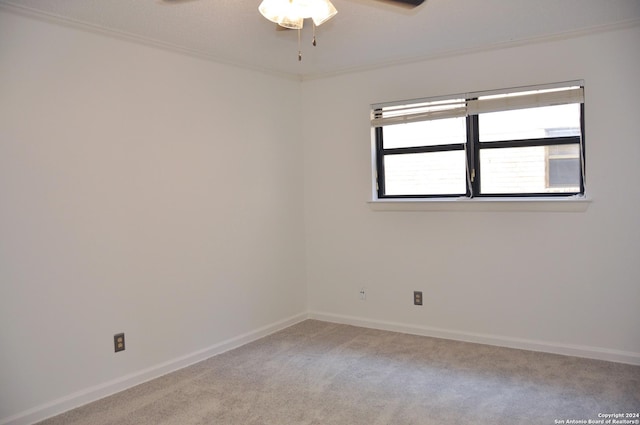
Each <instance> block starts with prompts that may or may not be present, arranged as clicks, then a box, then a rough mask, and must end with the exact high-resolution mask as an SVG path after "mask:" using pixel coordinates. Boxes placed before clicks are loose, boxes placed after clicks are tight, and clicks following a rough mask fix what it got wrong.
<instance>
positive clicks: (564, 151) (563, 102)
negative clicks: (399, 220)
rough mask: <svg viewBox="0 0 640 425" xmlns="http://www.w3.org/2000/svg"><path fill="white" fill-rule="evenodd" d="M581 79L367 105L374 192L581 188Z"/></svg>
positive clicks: (574, 191) (464, 193)
mask: <svg viewBox="0 0 640 425" xmlns="http://www.w3.org/2000/svg"><path fill="white" fill-rule="evenodd" d="M583 117H584V88H583V84H582V82H581V81H575V82H571V83H562V84H555V85H547V86H536V87H527V88H519V89H514V90H497V91H491V92H478V93H469V94H465V95H456V96H447V97H440V98H428V99H418V100H412V101H402V102H393V103H384V104H376V105H372V110H371V126H372V128H373V130H374V131H373V138H374V149H375V170H376V181H375V182H374V183H375V185H376V188H375V192H376V193H377V197H378V198H379V199H381V198H433V197H467V198H475V197H509V196H510V197H527V196H529V197H531V196H533V197H558V196H565V197H566V196H573V195H583V194H584V180H585V175H584V173H585V170H584V118H583Z"/></svg>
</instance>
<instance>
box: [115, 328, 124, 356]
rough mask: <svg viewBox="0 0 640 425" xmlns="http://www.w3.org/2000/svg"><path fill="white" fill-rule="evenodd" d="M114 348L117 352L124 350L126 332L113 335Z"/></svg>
mask: <svg viewBox="0 0 640 425" xmlns="http://www.w3.org/2000/svg"><path fill="white" fill-rule="evenodd" d="M113 348H114V350H115V352H116V353H117V352H118V351H124V333H120V334H115V335H114V336H113Z"/></svg>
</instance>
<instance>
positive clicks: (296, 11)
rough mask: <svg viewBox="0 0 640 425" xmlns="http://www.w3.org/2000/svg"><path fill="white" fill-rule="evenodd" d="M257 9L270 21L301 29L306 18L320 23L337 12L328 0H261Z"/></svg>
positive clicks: (316, 23) (317, 23)
mask: <svg viewBox="0 0 640 425" xmlns="http://www.w3.org/2000/svg"><path fill="white" fill-rule="evenodd" d="M258 10H259V11H260V13H261V14H262V16H264V17H265V18H267V19H268V20H270V21H271V22H275V23H276V24H278V25H280V26H283V27H285V28H291V29H301V28H302V26H303V23H304V20H305V19H307V18H311V19H313V23H314V24H315V25H316V26H318V25H321V24H323V23H324V22H326V21H328V20H329V19H331V18H332V17H333V16H334V15H335V14H336V13H338V11H337V10H336V8H335V7H334V6H333V4H332V3H331V2H330V1H329V0H263V1H262V3H260V6H259V7H258Z"/></svg>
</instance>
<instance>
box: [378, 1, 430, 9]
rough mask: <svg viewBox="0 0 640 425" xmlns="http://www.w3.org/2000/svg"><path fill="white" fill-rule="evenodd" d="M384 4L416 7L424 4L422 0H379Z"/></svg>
mask: <svg viewBox="0 0 640 425" xmlns="http://www.w3.org/2000/svg"><path fill="white" fill-rule="evenodd" d="M381 1H384V2H385V3H391V4H396V5H398V6H405V7H416V6H420V5H421V4H422V3H424V0H381Z"/></svg>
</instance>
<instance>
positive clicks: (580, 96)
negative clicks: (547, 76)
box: [467, 87, 584, 115]
mask: <svg viewBox="0 0 640 425" xmlns="http://www.w3.org/2000/svg"><path fill="white" fill-rule="evenodd" d="M583 102H584V92H583V89H582V87H568V88H566V89H563V90H553V91H537V92H523V93H512V94H508V95H504V96H487V97H480V98H478V99H474V100H468V101H467V115H478V114H484V113H487V112H498V111H511V110H514V109H525V108H540V107H543V106H554V105H567V104H571V103H583Z"/></svg>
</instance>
